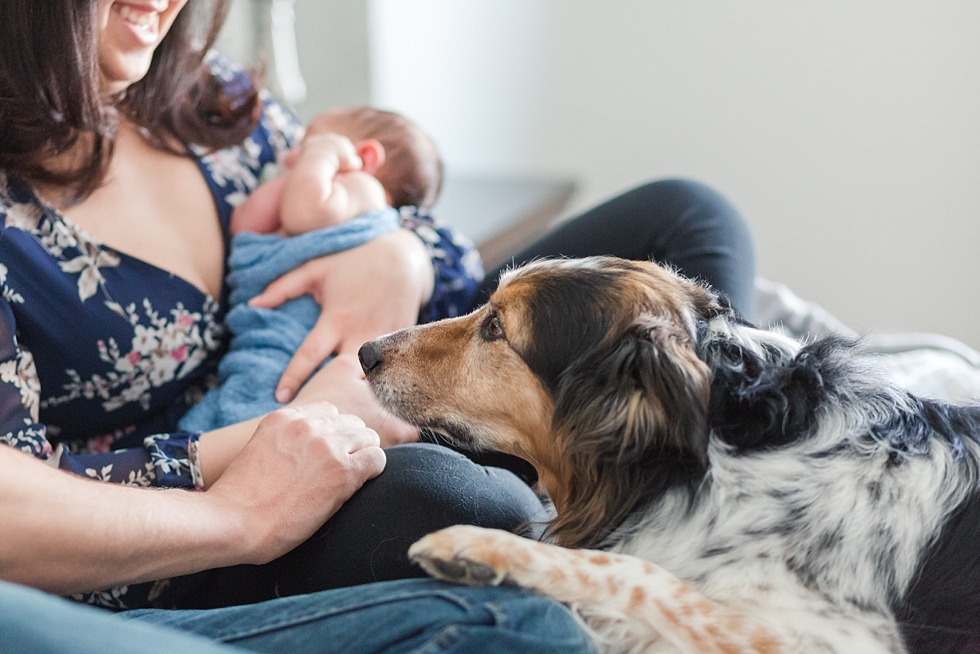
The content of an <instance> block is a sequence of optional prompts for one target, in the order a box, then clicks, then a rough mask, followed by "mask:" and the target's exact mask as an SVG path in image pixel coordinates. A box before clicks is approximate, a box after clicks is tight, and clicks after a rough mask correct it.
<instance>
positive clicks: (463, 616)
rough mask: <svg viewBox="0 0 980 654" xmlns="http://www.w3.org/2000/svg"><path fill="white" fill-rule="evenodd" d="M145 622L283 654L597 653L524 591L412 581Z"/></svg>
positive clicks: (562, 612)
mask: <svg viewBox="0 0 980 654" xmlns="http://www.w3.org/2000/svg"><path fill="white" fill-rule="evenodd" d="M124 615H125V616H127V617H130V618H133V619H134V621H137V622H150V623H154V624H156V625H159V626H167V627H173V628H177V629H181V630H185V631H190V632H193V633H196V634H198V635H201V636H204V637H206V638H209V639H212V640H216V641H219V642H222V643H226V644H231V645H234V646H236V647H240V648H243V649H247V650H252V651H256V652H275V653H277V654H281V653H283V652H290V653H293V654H314V653H317V654H319V653H327V652H338V653H340V652H343V653H344V654H362V653H363V654H367V653H368V652H386V653H389V654H409V653H413V654H422V653H423V652H425V653H429V652H432V653H435V652H447V653H455V652H459V653H460V654H462V653H463V652H465V653H467V654H482V653H485V654H524V653H527V652H534V653H535V654H551V653H553V654H559V653H560V654H578V653H582V654H585V653H587V652H588V653H590V654H591V653H593V652H594V651H595V650H594V649H593V646H592V644H591V641H590V640H589V638H588V637H587V636H586V635H585V633H584V632H582V630H581V629H580V628H579V626H578V624H577V622H576V621H575V618H574V617H572V615H571V613H570V612H569V611H568V609H567V608H565V607H564V606H562V605H561V604H558V603H557V602H554V601H552V600H550V599H548V598H546V597H544V596H542V595H538V594H535V593H532V592H529V591H524V590H521V589H518V588H501V587H489V588H470V587H466V586H456V585H452V584H445V583H442V582H439V581H435V580H432V579H405V580H401V581H391V582H385V583H379V584H367V585H363V586H355V587H353V588H342V589H337V590H329V591H323V592H320V593H313V594H310V595H297V596H294V597H286V598H282V599H276V600H271V601H268V602H262V603H260V604H252V605H247V606H233V607H228V608H222V609H209V610H180V611H163V610H158V609H146V610H140V611H132V612H130V613H127V614H124Z"/></svg>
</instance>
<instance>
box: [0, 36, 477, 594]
mask: <svg viewBox="0 0 980 654" xmlns="http://www.w3.org/2000/svg"><path fill="white" fill-rule="evenodd" d="M209 62H210V64H211V68H212V72H213V73H214V74H215V75H216V76H217V77H218V78H219V79H221V80H222V81H223V82H224V83H225V84H228V85H235V84H247V83H250V82H249V81H248V78H247V76H246V75H245V74H244V72H243V71H242V70H241V69H239V68H237V67H234V66H232V65H230V64H229V63H228V62H227V60H225V59H224V58H222V57H220V56H217V55H214V56H211V57H210V58H209ZM262 100H263V112H262V115H261V118H260V120H259V124H258V125H257V127H256V128H255V130H254V132H253V133H252V134H251V135H250V136H249V138H247V139H246V140H245V141H244V142H243V143H242V144H241V145H238V146H235V147H231V148H227V149H224V150H220V151H208V150H205V149H202V148H198V147H196V146H190V150H191V152H192V154H193V155H194V156H195V158H196V160H197V163H198V166H199V167H200V170H201V173H202V174H203V175H204V177H205V179H206V180H207V183H208V186H209V187H210V190H211V192H212V194H213V196H214V200H215V203H216V205H217V208H218V215H219V218H220V221H221V227H222V230H223V232H224V234H225V244H226V249H227V245H228V238H229V236H228V221H229V218H230V215H231V210H232V208H233V207H234V206H235V205H236V204H238V203H239V202H241V201H242V200H243V199H244V198H245V197H246V196H247V195H248V194H249V193H251V192H252V191H253V190H254V189H255V187H256V186H257V185H258V183H259V180H260V179H261V177H262V174H263V169H264V168H266V166H273V165H275V164H276V161H277V158H278V157H279V155H280V154H281V153H283V152H284V151H285V150H286V149H288V148H290V147H292V146H294V145H295V144H296V143H297V141H298V139H299V138H300V137H301V136H302V127H301V125H300V124H299V122H298V121H297V120H296V118H295V117H294V116H293V114H292V113H291V112H289V111H288V110H286V109H284V108H283V107H282V106H281V105H279V104H278V103H277V102H275V101H274V100H273V99H272V98H271V97H270V96H268V94H266V93H264V92H263V94H262ZM402 222H403V225H404V226H405V227H408V228H410V229H412V230H413V231H414V232H415V233H416V234H417V235H418V236H419V238H420V239H421V240H422V241H423V242H424V243H425V245H426V246H427V248H428V249H429V252H430V254H431V257H432V261H433V264H434V267H435V271H436V286H435V289H434V293H433V296H432V299H431V301H430V303H429V304H428V305H427V306H426V307H425V308H424V309H423V310H422V313H421V314H420V320H423V321H426V320H433V319H437V318H444V317H451V316H454V315H459V314H460V313H463V312H465V311H468V310H469V307H470V304H471V303H472V301H473V298H474V296H475V293H476V287H477V285H478V283H479V281H480V280H481V279H482V270H481V266H480V260H479V256H478V255H477V253H476V251H475V250H474V249H473V247H472V244H470V243H469V242H468V241H466V240H465V239H463V238H461V237H459V236H458V235H457V234H455V233H453V232H452V231H451V230H449V229H448V228H446V227H444V226H441V225H439V224H438V223H436V222H434V221H433V219H432V218H431V217H430V216H428V215H426V214H424V213H422V212H419V211H415V210H412V209H406V210H403V211H402ZM0 223H2V231H0V295H2V297H0V443H3V444H6V445H9V446H11V447H14V448H17V449H19V450H23V451H24V452H27V453H29V454H32V455H34V456H36V457H38V458H40V459H44V460H47V461H48V462H50V463H51V464H52V465H56V466H59V467H61V468H63V469H66V470H69V471H71V472H74V473H76V474H79V475H82V476H86V477H91V478H94V479H99V480H102V481H106V482H114V483H120V484H128V485H134V486H164V487H182V488H188V489H193V488H194V487H195V480H199V479H200V475H199V472H198V471H196V470H195V465H196V453H195V448H196V443H197V440H198V438H199V436H200V434H198V433H187V432H180V431H176V429H177V427H176V425H177V422H178V420H179V418H180V417H181V416H182V415H183V413H184V412H185V411H186V410H187V408H188V407H189V406H190V405H191V404H193V402H194V401H196V400H197V399H199V398H200V397H201V396H202V395H203V392H204V390H206V384H207V382H208V381H209V379H210V378H212V376H213V372H214V370H215V367H216V365H217V362H218V359H219V358H220V356H221V354H222V352H223V349H224V346H225V339H224V336H225V330H224V327H223V325H222V321H223V317H224V313H225V311H226V309H227V306H226V297H225V296H226V295H227V292H223V293H222V297H221V298H214V297H211V296H210V295H207V294H206V293H204V292H202V291H201V290H199V289H198V288H197V287H195V286H193V285H192V284H190V283H189V282H187V281H185V280H183V279H181V278H179V277H177V276H175V275H173V274H171V273H169V272H166V271H164V270H162V269H160V268H157V267H155V266H153V265H151V264H149V263H146V262H145V261H142V260H140V259H137V258H135V257H132V256H129V255H127V254H125V253H123V252H117V251H114V250H112V249H110V248H108V247H106V246H104V245H103V244H101V243H100V242H99V241H98V240H96V239H95V238H93V237H92V236H91V235H89V234H87V233H86V232H85V231H84V230H83V229H81V228H80V227H78V226H77V225H74V224H72V222H71V221H70V220H68V219H67V218H65V217H64V216H62V215H61V214H59V213H58V212H57V211H56V210H54V209H53V208H51V207H49V206H47V205H46V204H45V203H44V202H42V201H41V200H40V199H39V198H38V196H36V195H35V194H34V192H33V191H32V189H31V187H30V186H29V185H27V184H25V183H23V182H22V181H20V180H18V179H16V178H14V177H12V176H8V175H6V174H4V173H3V171H0ZM366 283H367V281H366ZM168 585H170V584H168V583H161V582H158V583H157V584H155V585H154V584H139V585H137V586H132V587H129V588H127V587H122V588H114V589H109V590H106V591H103V592H99V593H88V594H85V595H84V596H78V597H77V599H81V600H85V601H88V602H91V603H94V604H99V605H102V606H106V607H108V608H115V609H124V608H136V607H139V606H146V605H149V604H157V605H159V604H160V603H159V602H157V601H151V600H154V598H157V597H158V596H159V595H160V589H161V588H163V587H166V586H168Z"/></svg>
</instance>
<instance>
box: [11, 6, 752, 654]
mask: <svg viewBox="0 0 980 654" xmlns="http://www.w3.org/2000/svg"><path fill="white" fill-rule="evenodd" d="M185 4H186V5H187V6H186V7H185ZM226 4H227V3H226V2H221V1H215V2H210V1H208V0H193V1H192V2H189V3H188V2H187V0H127V1H125V2H123V1H120V0H57V1H51V2H43V3H39V2H35V1H34V0H4V2H3V3H0V219H2V221H3V226H2V232H0V443H5V444H6V445H8V446H10V447H0V524H2V525H3V526H4V528H3V529H2V530H0V579H4V580H7V581H13V582H17V583H21V584H25V585H28V586H34V587H36V588H40V589H42V590H47V591H50V592H54V593H58V594H62V595H68V594H73V596H74V597H75V598H76V599H79V600H84V601H87V602H89V603H94V604H97V605H101V606H105V607H108V608H112V609H116V610H122V609H138V608H140V607H160V608H168V609H187V608H207V609H210V610H209V611H204V612H187V611H180V610H177V611H160V610H159V608H150V609H146V610H143V611H129V612H128V613H125V614H124V615H125V616H127V617H135V618H138V619H139V620H140V621H142V622H148V621H149V622H159V623H166V624H168V625H171V626H176V627H179V628H181V629H185V630H190V631H196V632H198V633H201V634H203V635H205V636H207V637H209V638H212V639H219V640H224V641H226V642H232V641H234V642H237V643H239V644H241V645H242V646H244V647H247V648H250V649H271V648H278V647H282V646H285V647H287V648H288V649H290V650H291V651H324V650H337V651H355V652H356V651H377V650H382V649H386V648H388V647H395V646H396V645H397V646H399V647H403V648H404V650H405V651H408V650H413V649H414V648H415V647H421V646H422V645H423V644H425V643H430V644H431V643H434V642H439V643H440V644H441V646H443V647H446V648H449V649H452V647H457V648H458V649H459V651H477V650H478V648H479V647H483V648H484V649H486V650H487V651H500V652H506V651H528V649H529V648H530V649H534V650H535V651H549V648H550V649H553V650H554V651H575V650H576V649H580V650H582V651H585V650H587V649H588V648H589V644H588V643H587V641H586V640H585V639H584V637H583V636H582V635H581V633H580V632H579V631H578V628H577V627H576V626H575V624H574V621H573V619H572V618H571V617H570V615H569V614H568V612H567V611H566V610H565V609H564V608H563V607H560V606H558V605H556V604H553V603H551V602H550V601H548V600H545V599H543V598H540V597H537V596H533V595H527V594H524V593H522V592H520V591H514V590H505V589H463V588H453V587H449V586H446V585H443V584H439V583H437V582H434V581H428V580H406V581H390V582H388V583H382V584H372V585H370V586H358V587H356V588H346V589H342V590H333V591H326V592H316V591H323V589H330V588H340V587H343V586H355V585H357V584H364V583H367V582H372V581H385V580H396V579H402V578H405V577H412V576H420V575H421V573H420V571H418V570H415V569H413V568H412V567H411V566H410V565H409V564H408V562H407V560H406V557H405V551H406V550H407V547H408V545H409V544H410V543H411V542H412V541H413V540H414V539H416V538H418V537H420V536H421V535H423V534H425V533H427V532H429V531H432V530H434V529H438V528H440V527H442V526H446V525H448V524H455V523H466V522H469V523H473V524H480V525H483V526H490V527H498V528H504V529H511V530H514V529H517V528H518V527H519V526H520V525H521V524H523V523H525V522H527V521H533V520H537V519H540V517H541V514H540V511H541V506H540V503H539V501H538V499H537V498H536V496H535V495H534V494H533V493H532V492H531V490H530V489H529V488H528V486H527V485H526V484H524V483H523V482H521V481H519V480H518V478H517V477H515V476H514V475H513V474H511V473H509V472H507V471H504V470H500V469H497V468H486V467H483V466H479V465H476V464H475V463H473V462H472V461H470V460H469V459H467V458H465V457H463V456H461V455H459V454H457V453H455V452H453V451H451V450H449V449H446V448H443V447H439V446H436V445H430V444H424V443H412V444H408V445H400V446H398V447H391V448H390V449H387V450H382V449H381V446H384V447H388V446H392V445H398V444H400V443H407V442H408V441H412V440H415V439H416V438H417V433H416V432H415V430H414V429H413V428H411V427H410V426H408V425H406V424H404V423H401V422H400V421H398V420H396V419H395V418H394V417H393V416H390V415H388V414H387V413H386V412H385V411H384V410H383V409H382V408H381V407H380V406H378V405H377V403H376V401H375V400H374V398H373V397H372V396H371V394H370V391H369V389H368V387H367V385H366V382H365V381H364V380H363V377H362V375H361V373H360V369H359V366H358V364H357V362H356V359H355V358H354V356H353V353H354V352H356V349H357V348H358V347H359V345H360V344H361V343H362V342H364V341H365V340H368V339H370V338H373V337H375V336H377V335H380V334H383V333H386V332H389V331H392V330H394V329H397V328H401V327H404V326H408V325H410V324H413V323H414V322H416V320H418V319H420V318H421V319H434V318H437V317H446V316H451V315H456V314H459V313H463V312H466V311H469V310H470V309H471V308H472V307H473V306H474V305H475V303H476V302H478V301H479V300H480V298H482V297H485V295H486V294H487V293H488V292H489V291H490V290H491V289H492V287H493V285H494V284H495V280H496V274H492V275H488V276H487V277H486V278H483V277H481V276H480V275H479V274H478V271H476V270H475V267H474V266H473V265H472V262H473V256H474V255H473V253H472V248H471V246H469V245H468V244H467V243H466V242H465V241H463V240H460V239H458V238H457V236H456V235H455V234H454V233H453V232H452V231H450V230H448V229H446V228H444V227H442V226H440V225H438V224H437V223H434V222H433V220H432V218H431V217H429V216H427V215H425V214H424V213H422V212H403V213H402V216H403V229H401V230H400V231H396V232H392V233H390V234H386V235H384V236H381V237H378V238H377V239H375V240H373V241H371V242H369V243H367V244H365V245H363V246H360V247H357V248H355V249H352V250H349V251H346V252H342V253H338V254H334V255H331V256H325V257H320V258H316V259H313V260H311V261H310V262H308V263H307V264H305V265H304V266H302V267H300V268H299V269H297V270H295V271H293V272H291V273H289V274H287V275H286V276H284V277H283V278H282V279H280V280H279V281H277V282H274V283H273V284H272V285H270V287H269V288H268V289H267V290H266V292H265V293H264V294H263V296H260V298H259V299H258V301H259V303H260V304H264V305H266V306H271V305H273V304H276V303H278V302H282V301H285V300H286V299H289V298H291V297H296V296H298V295H301V294H305V293H310V294H312V295H313V296H314V297H315V298H316V299H317V301H318V302H319V303H320V304H321V306H322V309H323V311H322V315H321V318H320V321H319V323H318V325H317V327H316V328H315V329H314V330H313V331H312V332H311V334H310V335H309V337H307V339H306V341H304V343H303V344H302V346H301V347H300V349H299V351H298V353H297V355H296V357H295V358H294V359H293V362H292V363H291V364H290V366H289V368H288V369H287V370H286V373H285V374H284V375H283V379H282V381H281V382H280V388H279V393H278V394H277V397H279V396H280V395H282V396H283V397H284V399H289V403H288V405H287V406H286V408H284V409H283V410H281V411H277V412H274V413H272V414H269V415H268V416H266V417H263V418H259V419H255V420H251V421H248V422H245V423H240V424H236V425H231V426H229V427H226V428H223V429H220V430H215V431H212V432H207V433H203V434H199V433H186V432H179V431H177V428H176V425H177V421H178V420H179V418H180V417H181V415H183V413H184V411H185V410H186V409H187V407H188V406H189V404H190V403H191V402H193V401H194V400H195V399H196V398H197V397H200V393H201V392H202V390H203V388H204V387H205V385H206V383H207V377H208V375H209V374H210V373H212V372H213V371H214V369H215V367H216V365H217V362H218V360H219V359H220V356H221V353H222V348H223V346H224V340H223V328H222V319H223V316H224V311H225V310H226V304H227V288H226V284H225V280H224V271H225V268H224V256H225V252H226V249H227V247H228V229H227V228H228V218H229V215H230V213H231V208H232V206H233V205H234V204H235V203H237V202H238V201H240V200H241V198H243V197H244V196H246V195H247V194H248V193H250V192H251V191H252V190H254V188H255V187H256V185H257V184H258V179H259V178H260V176H261V172H262V169H263V168H264V167H265V166H266V165H269V164H272V163H274V162H275V161H276V160H277V158H278V157H279V156H280V155H281V154H282V153H283V152H284V151H285V150H286V149H288V148H290V147H292V146H293V145H294V144H295V143H296V142H297V138H298V137H299V135H300V134H301V127H300V126H299V125H298V123H297V122H296V121H295V119H294V118H293V117H292V115H291V114H290V113H289V112H288V111H286V110H284V109H283V108H282V107H281V106H280V105H278V104H277V103H276V102H275V101H274V100H273V99H272V98H270V97H269V96H268V95H267V94H265V93H264V92H263V91H261V90H259V89H257V88H256V86H255V83H254V80H253V79H251V78H250V77H249V76H248V75H247V74H245V73H244V72H243V71H242V70H240V69H238V68H236V67H234V66H233V65H231V64H230V63H229V62H227V61H225V60H224V59H222V58H221V57H220V56H217V55H214V54H209V48H210V46H211V43H212V41H213V39H214V37H215V35H216V33H217V30H218V28H219V26H220V24H221V21H222V19H223V16H224V13H225V9H226ZM336 156H337V159H338V161H339V162H340V169H341V170H352V169H356V168H357V167H358V166H359V164H360V162H359V160H358V159H357V157H356V154H355V151H354V149H353V145H352V144H350V143H349V142H345V141H344V140H343V139H337V153H336ZM603 253H605V254H616V255H619V256H628V257H636V258H648V257H650V256H653V257H655V258H657V259H659V260H662V261H671V262H673V263H674V264H675V265H677V266H679V267H680V268H681V270H682V271H684V272H686V273H688V274H689V275H692V276H700V277H702V278H703V279H705V280H707V281H709V282H710V283H712V284H713V285H714V286H715V287H716V288H717V289H719V290H720V291H722V292H723V293H727V294H728V296H729V297H730V299H731V301H732V302H733V304H734V305H735V306H736V307H740V306H741V307H743V308H744V307H746V306H747V304H746V300H747V298H748V295H747V294H748V293H749V292H750V289H751V274H752V259H751V242H750V240H749V238H748V235H747V231H746V230H745V227H744V224H743V223H742V222H741V219H740V217H739V216H738V214H737V213H736V212H735V211H734V209H733V208H732V207H731V206H730V205H728V204H727V203H726V202H725V201H724V200H723V199H722V198H720V197H719V196H717V194H714V193H713V192H711V191H710V190H708V189H706V188H704V187H702V186H699V185H696V184H692V183H688V182H661V183H655V184H651V185H648V186H645V187H641V188H640V189H636V190H635V191H632V192H630V193H628V194H625V195H623V196H621V197H620V198H617V199H615V200H613V201H611V202H609V203H607V204H605V205H603V206H601V207H598V208H597V209H595V210H593V211H591V212H589V213H587V214H585V215H583V216H581V217H579V218H578V219H575V220H573V221H570V222H569V223H567V224H566V225H564V226H563V227H562V228H560V229H559V230H556V231H555V232H554V233H552V234H550V235H548V236H547V237H546V238H545V239H543V240H542V241H540V242H539V243H537V244H534V245H532V246H531V247H530V248H529V249H528V250H527V251H525V252H524V253H521V254H520V255H519V256H518V257H517V258H516V259H515V260H516V261H523V260H526V259H527V258H531V257H536V256H547V255H565V256H580V255H583V254H603ZM331 353H336V354H337V356H335V357H334V358H333V359H332V360H331V361H330V362H329V363H327V364H326V365H323V366H322V367H320V364H321V363H322V361H323V360H324V359H325V358H326V356H327V355H329V354H331ZM307 378H308V379H307ZM304 380H307V381H306V382H305V383H303V381H304ZM327 402H329V404H327ZM365 423H367V424H365ZM57 468H60V470H59V469H57ZM382 470H384V472H383V473H382ZM65 471H70V472H74V473H76V474H74V475H73V474H66V472H65ZM80 477H88V478H90V479H82V478H80ZM92 479H96V480H99V481H101V482H110V483H96V482H93V481H92ZM141 486H155V487H158V488H161V489H162V490H160V491H158V492H147V491H146V490H145V489H143V488H134V487H141ZM194 488H196V489H197V490H198V491H202V492H187V490H188V489H194ZM328 519H329V520H328ZM301 593H314V594H312V595H304V596H302V597H293V598H289V599H276V598H279V597H281V596H284V595H297V594H301ZM252 602H261V603H260V604H255V605H252V606H232V605H241V604H246V603H252ZM218 607H229V608H218ZM80 610H81V607H75V608H67V607H66V606H65V605H63V604H62V603H61V601H60V600H55V599H53V598H47V597H44V596H38V595H35V594H32V593H30V592H28V591H20V590H17V589H16V588H14V587H12V586H10V585H9V584H2V583H0V633H3V634H4V637H3V639H0V640H5V641H6V642H19V641H16V638H17V636H16V634H18V633H19V634H22V635H23V634H26V635H24V636H23V637H24V638H34V637H38V638H40V637H41V635H39V633H40V632H38V631H37V630H38V628H39V627H38V624H37V621H36V620H31V619H30V616H31V615H34V614H35V613H36V612H45V613H47V614H49V615H48V616H47V617H46V618H45V620H44V621H43V622H44V624H45V626H46V628H47V631H45V632H44V635H43V637H44V638H45V639H54V640H51V641H50V642H52V643H53V642H60V641H57V639H58V638H60V637H62V636H64V635H65V634H66V633H70V635H71V638H72V639H73V640H72V643H73V648H74V649H77V650H79V651H81V650H82V649H83V647H82V644H83V643H86V642H91V643H92V647H93V648H94V647H97V646H100V645H104V640H100V639H104V638H105V632H104V631H99V630H97V629H95V628H93V630H92V631H91V632H88V631H85V630H84V629H83V628H81V627H79V628H78V629H76V630H72V631H69V632H66V631H65V628H66V627H65V625H67V624H74V622H73V620H75V621H81V623H87V622H91V623H92V624H95V625H103V626H105V627H106V628H108V629H109V630H110V631H111V630H113V629H117V628H118V629H119V633H120V634H127V633H129V631H131V629H132V623H130V624H129V625H127V626H126V627H125V628H123V627H120V626H119V625H120V622H119V618H103V617H102V616H99V617H97V618H94V617H91V616H90V615H87V614H85V613H78V611H80ZM56 614H57V615H56ZM106 619H108V620H109V622H108V623H105V622H104V620H106ZM18 625H19V626H18ZM378 625H382V626H383V628H379V626H378ZM18 629H19V630H20V631H18ZM137 631H139V629H138V628H137ZM8 634H12V635H10V636H8ZM100 634H101V635H100ZM339 634H346V635H345V636H344V638H345V640H343V641H340V640H335V639H337V638H340V635H339ZM121 637H122V636H120V638H121ZM133 637H135V636H133ZM147 637H149V636H147ZM153 637H154V638H156V637H160V638H165V637H164V636H160V635H159V632H158V633H157V635H155V636H153ZM8 638H9V639H11V640H7V639H8ZM86 639H88V640H86ZM45 642H48V641H47V640H45ZM164 642H166V641H164ZM144 644H145V643H144ZM409 644H410V645H411V646H409ZM3 646H4V644H3V643H0V649H2V648H3ZM51 647H52V648H53V649H52V651H55V650H57V647H56V646H55V645H51ZM173 647H177V645H176V644H175V645H174V646H173ZM569 648H570V649H569ZM41 651H46V650H44V649H42V650H41ZM141 651H146V648H145V647H141ZM188 651H191V650H188ZM202 651H204V650H202Z"/></svg>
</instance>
